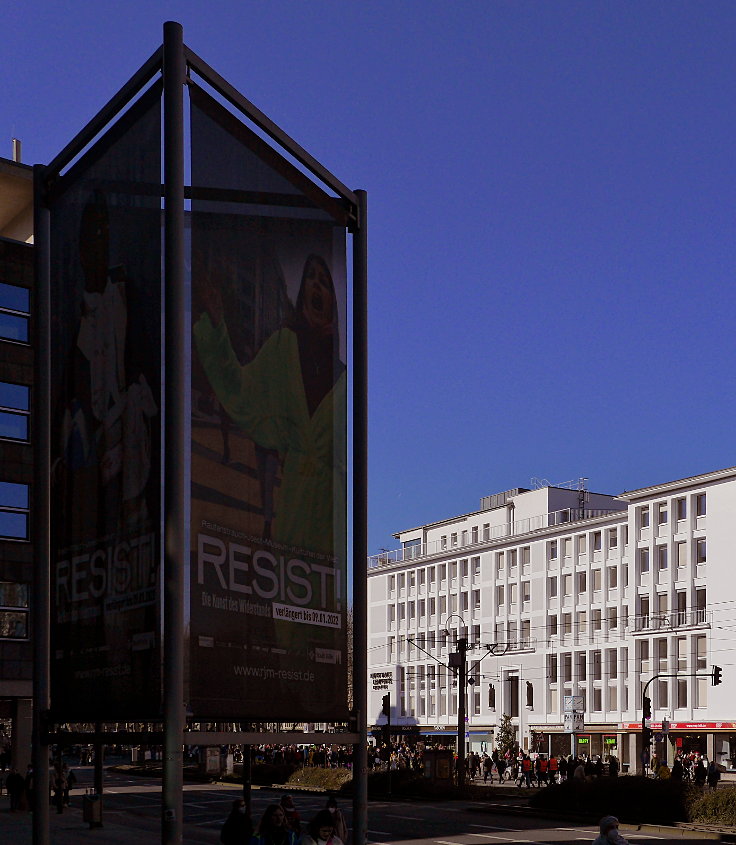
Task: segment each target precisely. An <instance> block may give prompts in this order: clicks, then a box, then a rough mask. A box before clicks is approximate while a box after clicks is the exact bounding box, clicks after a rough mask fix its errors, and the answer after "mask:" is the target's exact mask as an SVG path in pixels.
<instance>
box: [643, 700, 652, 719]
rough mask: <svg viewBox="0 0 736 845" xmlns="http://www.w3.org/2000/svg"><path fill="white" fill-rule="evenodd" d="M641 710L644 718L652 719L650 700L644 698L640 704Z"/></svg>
mask: <svg viewBox="0 0 736 845" xmlns="http://www.w3.org/2000/svg"><path fill="white" fill-rule="evenodd" d="M642 710H643V711H644V714H643V715H644V718H645V719H651V718H652V699H651V698H647V697H646V696H644V701H643V704H642Z"/></svg>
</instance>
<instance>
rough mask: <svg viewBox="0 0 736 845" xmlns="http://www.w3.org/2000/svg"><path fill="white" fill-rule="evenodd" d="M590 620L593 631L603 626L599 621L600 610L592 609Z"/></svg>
mask: <svg viewBox="0 0 736 845" xmlns="http://www.w3.org/2000/svg"><path fill="white" fill-rule="evenodd" d="M592 622H593V631H600V630H601V628H602V627H603V624H602V622H601V611H600V610H594V611H593V616H592Z"/></svg>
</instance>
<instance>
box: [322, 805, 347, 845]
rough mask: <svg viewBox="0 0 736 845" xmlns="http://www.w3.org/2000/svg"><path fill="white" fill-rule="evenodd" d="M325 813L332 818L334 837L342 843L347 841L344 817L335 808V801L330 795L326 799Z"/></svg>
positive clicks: (336, 807) (339, 810)
mask: <svg viewBox="0 0 736 845" xmlns="http://www.w3.org/2000/svg"><path fill="white" fill-rule="evenodd" d="M326 809H327V812H328V813H330V815H331V816H332V823H333V825H334V827H335V836H337V838H338V839H340V840H341V841H342V842H343V843H347V841H348V826H347V824H346V823H345V816H344V815H343V814H342V810H341V809H340V808H339V807H338V806H337V801H336V800H335V799H334V798H333V797H332V795H330V797H329V798H328V799H327V808H326Z"/></svg>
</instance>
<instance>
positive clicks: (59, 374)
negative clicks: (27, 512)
mask: <svg viewBox="0 0 736 845" xmlns="http://www.w3.org/2000/svg"><path fill="white" fill-rule="evenodd" d="M156 97H157V92H156V91H155V90H154V91H152V92H151V93H150V95H149V96H147V97H144V98H141V100H139V102H138V103H137V104H136V105H135V106H134V107H133V108H132V109H131V110H130V111H129V113H128V114H127V115H126V116H125V117H124V118H123V119H122V120H121V121H120V122H119V123H118V124H116V125H115V126H114V127H113V128H111V129H110V130H109V131H108V133H107V135H105V136H103V138H101V139H100V140H99V141H98V143H97V145H96V146H94V147H92V148H91V149H90V150H89V151H88V152H87V154H86V155H85V156H83V157H82V158H81V159H80V160H79V161H78V162H77V163H76V164H75V165H74V166H73V167H72V168H71V169H70V170H69V172H68V174H65V176H64V177H63V178H62V180H60V187H59V188H58V190H57V192H56V193H55V194H54V196H53V199H52V202H51V203H50V212H51V215H50V216H51V258H52V260H51V296H52V320H51V344H52V356H51V415H52V436H51V567H52V575H51V583H52V613H51V624H52V642H53V649H52V661H51V677H52V685H51V693H52V695H51V699H52V701H51V704H52V711H53V712H54V713H55V714H57V715H58V716H59V717H60V718H65V719H66V718H68V719H84V718H91V717H95V718H106V719H111V718H118V717H123V716H125V717H126V718H127V717H129V716H138V717H149V718H150V717H153V716H156V715H157V714H158V713H159V712H160V706H161V686H160V678H161V670H160V655H161V650H160V645H161V630H160V622H161V619H160V611H159V603H160V582H159V572H160V542H159V534H160V532H159V520H160V501H161V489H160V454H161V444H160V426H161V413H160V409H161V396H160V392H161V373H160V369H161V355H160V349H161V270H160V267H161V247H160V244H161V240H160V234H161V221H160V201H159V199H158V196H157V193H158V190H159V188H158V186H159V184H160V160H159V159H158V156H157V153H158V150H159V149H160V105H159V104H158V102H157V100H156ZM142 151H145V154H142ZM152 186H153V188H154V189H155V190H151V187H152Z"/></svg>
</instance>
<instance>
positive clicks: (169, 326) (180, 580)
mask: <svg viewBox="0 0 736 845" xmlns="http://www.w3.org/2000/svg"><path fill="white" fill-rule="evenodd" d="M163 80H164V95H163V100H164V203H165V211H164V224H165V229H164V232H165V233H164V290H165V297H164V300H165V327H166V328H165V341H164V361H165V384H166V389H165V398H164V407H165V414H166V418H165V425H164V567H163V574H164V577H163V592H164V597H163V606H164V641H163V652H164V662H163V680H164V701H163V713H164V765H163V796H162V797H163V807H162V810H163V817H162V821H161V824H162V829H161V841H162V843H163V845H179V843H181V841H182V834H183V825H182V821H183V820H182V815H183V786H184V774H183V753H182V740H183V734H184V725H185V714H184V573H185V571H186V567H187V562H188V554H187V537H186V531H185V524H184V519H185V514H186V487H185V469H184V467H185V461H183V460H182V457H183V456H184V455H185V454H186V450H187V443H186V442H185V414H186V395H187V384H186V366H185V364H186V361H185V350H186V348H187V343H186V339H187V336H188V332H189V326H188V325H187V318H186V315H187V311H186V291H185V289H184V284H185V267H184V84H185V81H186V63H185V60H184V36H183V31H182V27H181V24H178V23H175V22H173V21H167V22H166V23H165V24H164V55H163Z"/></svg>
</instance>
